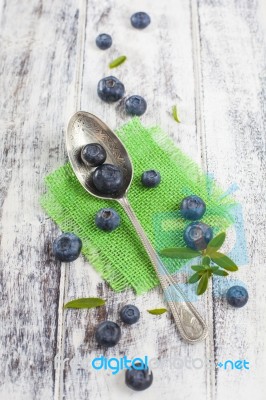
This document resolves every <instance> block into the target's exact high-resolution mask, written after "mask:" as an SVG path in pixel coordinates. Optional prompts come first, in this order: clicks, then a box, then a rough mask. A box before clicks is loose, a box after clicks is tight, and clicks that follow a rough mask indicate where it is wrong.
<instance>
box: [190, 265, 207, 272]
mask: <svg viewBox="0 0 266 400" xmlns="http://www.w3.org/2000/svg"><path fill="white" fill-rule="evenodd" d="M190 268H191V269H193V271H197V272H200V271H204V267H203V265H191V267H190Z"/></svg>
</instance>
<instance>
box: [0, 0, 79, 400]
mask: <svg viewBox="0 0 266 400" xmlns="http://www.w3.org/2000/svg"><path fill="white" fill-rule="evenodd" d="M0 8H1V48H0V62H1V81H0V85H1V86H0V87H1V90H0V91H1V98H0V102H1V117H0V126H1V135H2V146H1V152H0V163H1V171H0V174H1V195H0V198H1V281H0V282H1V298H2V301H1V314H0V350H1V365H0V371H1V372H0V376H1V377H0V383H1V385H0V398H1V399H6V398H12V400H16V399H19V400H24V399H25V400H30V399H52V398H53V391H54V368H53V366H54V356H55V354H56V346H57V337H56V336H57V307H58V297H59V280H60V264H59V263H56V262H55V261H54V258H53V257H52V256H51V241H52V239H53V238H54V237H55V236H56V235H57V232H58V231H57V229H56V227H55V225H54V224H53V223H51V221H50V220H49V219H48V218H47V217H46V216H45V215H44V213H43V211H42V210H41V208H40V206H39V197H40V194H41V192H42V191H43V190H44V184H43V178H44V176H45V175H46V174H47V173H48V172H49V171H51V169H54V168H55V167H57V166H59V165H61V164H62V162H63V160H64V151H65V150H64V146H65V144H64V127H65V122H66V118H67V116H66V108H67V107H68V93H69V91H70V87H71V85H72V82H73V77H74V67H75V55H76V40H77V30H78V20H79V14H78V6H77V4H76V3H75V2H73V1H46V2H44V3H43V2H42V1H37V0H36V1H35V0H32V1H30V2H27V3H23V2H19V1H15V0H10V1H8V2H1V6H0ZM71 101H72V102H73V98H72V100H71Z"/></svg>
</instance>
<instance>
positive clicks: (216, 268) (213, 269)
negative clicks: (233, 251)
mask: <svg viewBox="0 0 266 400" xmlns="http://www.w3.org/2000/svg"><path fill="white" fill-rule="evenodd" d="M218 269H219V267H211V271H212V272H213V271H217V270H218Z"/></svg>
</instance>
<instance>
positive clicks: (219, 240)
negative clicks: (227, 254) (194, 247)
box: [206, 232, 226, 256]
mask: <svg viewBox="0 0 266 400" xmlns="http://www.w3.org/2000/svg"><path fill="white" fill-rule="evenodd" d="M225 237H226V234H225V232H221V233H219V235H217V236H215V237H214V238H213V239H212V240H211V241H210V243H209V244H208V246H207V249H206V254H207V255H210V256H211V255H212V254H213V253H215V252H216V251H217V250H219V249H220V247H222V245H223V243H224V241H225Z"/></svg>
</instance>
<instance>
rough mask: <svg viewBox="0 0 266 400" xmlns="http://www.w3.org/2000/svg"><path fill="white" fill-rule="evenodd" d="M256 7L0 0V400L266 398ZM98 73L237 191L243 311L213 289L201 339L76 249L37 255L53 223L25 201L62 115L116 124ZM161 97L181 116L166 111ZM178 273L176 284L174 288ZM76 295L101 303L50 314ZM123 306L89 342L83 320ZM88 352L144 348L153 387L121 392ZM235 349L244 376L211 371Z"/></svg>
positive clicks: (60, 154)
mask: <svg viewBox="0 0 266 400" xmlns="http://www.w3.org/2000/svg"><path fill="white" fill-rule="evenodd" d="M263 4H264V2H263V0H260V1H255V0H254V1H248V0H243V1H241V2H238V1H235V2H232V1H230V0H219V1H218V0H197V1H196V0H195V1H194V0H191V2H188V1H187V0H169V1H168V2H167V5H166V4H165V3H164V2H161V3H159V2H156V3H155V2H154V0H142V1H140V0H136V1H135V2H134V3H132V4H131V3H130V2H124V1H122V0H103V1H101V2H99V1H96V0H87V1H86V0H76V1H69V0H67V1H62V0H55V1H50V0H47V1H46V2H41V1H40V0H39V1H37V0H31V1H29V2H27V6H25V4H24V3H20V2H18V1H17V0H9V1H8V2H4V1H3V2H2V3H1V4H0V18H1V39H2V40H1V48H0V56H1V57H0V87H1V98H0V104H1V111H2V113H1V117H0V126H1V131H2V136H3V141H2V147H1V152H0V163H1V165H2V168H1V171H0V176H1V193H0V200H1V203H0V204H1V211H0V212H1V264H0V266H1V269H0V271H1V277H0V278H1V279H0V285H1V297H2V304H1V314H0V318H1V320H0V351H1V360H2V363H1V365H0V369H1V375H0V376H1V378H0V399H1V400H2V399H5V398H7V397H9V398H10V399H11V400H13V399H14V400H21V399H22V400H24V399H25V400H31V399H32V400H35V399H37V400H38V399H41V400H42V399H45V400H47V399H56V400H59V399H60V400H61V399H65V400H83V399H93V400H103V399H104V400H107V399H108V400H109V399H110V400H112V399H117V398H122V399H123V400H127V399H129V398H131V397H132V396H133V397H135V398H138V399H141V398H143V399H144V398H145V399H147V400H149V399H153V400H154V399H161V400H166V399H167V400H168V399H170V400H172V399H173V400H175V399H179V398H180V399H182V400H192V399H194V398H197V399H199V400H221V399H225V398H226V399H227V400H233V399H234V398H235V395H236V393H237V394H238V397H239V398H240V399H241V400H248V399H249V398H250V397H251V395H253V398H254V399H255V400H264V399H265V396H266V393H265V386H264V382H263V379H264V368H265V356H266V354H265V353H266V349H265V334H264V332H265V328H266V326H265V318H264V314H265V306H264V304H265V300H266V298H265V297H266V294H265V293H266V290H265V289H266V288H265V283H264V282H265V278H266V277H265V274H266V273H265V269H264V268H263V263H264V260H265V251H264V243H265V207H264V208H263V206H262V205H263V204H264V201H265V184H264V182H265V125H266V117H265V93H266V87H265V85H266V72H265V71H266V60H265V54H266V52H265V48H266V46H265V32H266V29H265V26H264V25H265V18H264V17H265V15H266V12H265V6H263ZM139 10H144V11H147V12H148V13H149V14H150V15H151V18H152V24H151V25H150V26H149V28H148V29H146V30H143V31H137V30H135V29H133V28H132V27H131V25H130V21H129V18H130V16H131V15H132V14H133V13H134V12H136V11H139ZM102 32H106V33H110V34H111V35H112V37H113V46H112V47H111V48H110V49H109V50H108V51H100V50H99V49H98V48H97V47H96V46H95V38H96V36H97V34H98V33H102ZM122 54H125V55H126V56H127V57H128V60H127V61H126V62H125V63H124V64H123V65H122V66H120V67H118V68H117V69H114V70H109V68H108V64H109V62H110V61H111V60H113V59H115V58H116V57H117V56H120V55H122ZM111 74H113V75H114V76H117V77H118V78H120V79H121V80H122V81H123V82H124V84H125V86H126V92H127V95H130V94H139V95H143V96H144V97H145V98H146V100H147V102H148V110H147V113H146V114H145V115H144V116H143V117H142V122H143V123H144V124H146V125H148V126H151V125H152V126H153V125H156V124H159V125H160V126H161V127H162V128H163V129H164V130H165V131H166V132H167V133H168V134H169V135H170V136H171V137H172V138H173V140H174V141H175V143H176V145H177V146H179V147H180V148H181V149H182V150H184V151H185V152H186V153H187V154H188V155H189V156H190V157H192V158H193V159H194V160H196V161H197V162H198V163H200V164H201V165H202V167H203V168H204V169H206V171H207V172H208V173H214V174H215V176H216V178H217V180H218V181H219V182H220V183H221V184H222V185H223V187H224V189H225V190H226V189H227V188H228V186H229V185H230V184H232V183H235V182H237V183H238V185H239V187H240V190H239V191H238V192H237V193H236V198H237V200H239V202H240V203H241V204H242V205H243V209H244V221H245V232H246V241H247V247H248V250H249V257H250V259H249V262H248V265H249V267H247V266H243V267H242V268H241V269H240V272H239V273H238V274H237V279H239V280H240V279H241V280H242V281H243V282H245V283H246V284H247V287H248V290H249V293H250V300H249V303H248V305H247V306H246V307H245V308H243V309H241V310H234V309H231V308H229V307H228V306H227V305H226V303H225V301H224V299H219V298H218V297H217V296H216V295H215V293H216V291H217V290H218V289H219V288H218V286H217V283H215V284H214V285H213V289H212V288H210V290H209V292H208V294H206V296H203V297H202V298H201V299H200V300H199V301H198V302H197V303H196V306H197V307H198V309H199V310H200V312H201V313H202V314H203V315H204V317H205V319H206V320H207V322H208V324H209V327H210V335H209V338H208V340H207V341H206V342H204V343H201V344H198V345H188V344H186V343H184V342H182V341H180V339H179V336H178V333H177V331H176V328H175V325H174V321H173V319H172V318H171V316H170V315H169V314H164V315H162V316H160V317H156V316H152V315H150V314H148V313H147V312H146V310H147V309H150V308H156V307H163V306H165V304H164V301H163V297H162V292H161V290H160V289H159V288H158V289H154V290H152V291H151V292H149V293H147V294H145V295H143V296H138V297H136V296H135V295H134V293H132V292H131V291H126V292H124V293H114V292H113V291H112V290H111V289H110V288H109V287H108V285H107V284H106V283H105V282H103V281H102V279H101V278H100V277H99V275H98V274H97V273H96V272H95V271H94V269H93V268H92V267H91V266H90V265H89V264H88V263H87V262H85V261H84V259H83V258H82V257H80V258H79V259H78V260H76V261H75V262H74V263H71V264H69V265H68V264H62V265H61V266H60V265H59V264H58V263H56V262H55V261H54V259H53V257H52V255H51V243H52V240H53V239H54V238H55V237H56V236H57V234H58V230H57V228H56V226H55V225H54V224H53V223H52V222H51V221H50V219H49V218H47V216H46V215H45V214H44V213H43V211H42V210H41V209H40V206H39V203H38V200H39V197H40V194H41V193H42V192H43V191H44V184H43V178H44V176H45V175H46V174H47V173H48V172H50V171H52V170H53V169H55V168H56V167H58V166H59V165H62V164H63V163H64V162H65V161H66V153H65V144H64V131H65V127H66V125H67V122H68V119H69V117H70V116H71V115H72V114H73V113H74V112H75V111H77V110H79V109H82V110H85V111H90V112H92V113H94V114H95V115H97V116H99V117H100V118H102V119H103V120H104V121H105V122H106V123H107V124H109V125H110V127H111V128H113V129H115V128H117V127H119V126H120V125H121V124H123V123H125V122H126V121H127V120H128V117H126V116H125V115H124V114H123V112H122V106H121V104H115V105H107V104H105V103H103V102H101V101H100V99H99V98H98V96H97V93H96V87H97V82H98V81H99V80H100V79H101V78H102V77H104V76H107V75H111ZM175 104H176V105H177V107H178V110H179V114H180V118H181V124H177V123H176V122H175V121H174V120H173V119H172V117H171V108H172V106H173V105H175ZM230 238H234V232H233V231H230ZM226 246H227V247H226V249H229V248H230V243H229V242H227V243H226ZM187 272H188V271H187V270H184V271H182V273H180V274H178V276H177V279H178V280H179V281H180V282H185V280H186V276H187ZM229 284H230V281H229V283H228V285H229ZM223 290H224V288H223ZM86 296H99V297H102V298H105V299H106V300H107V302H106V307H101V308H98V309H93V310H88V311H87V310H67V311H66V312H63V309H62V306H63V304H64V303H65V302H66V301H68V300H71V299H74V298H77V297H86ZM126 303H134V304H136V305H137V306H138V307H139V308H140V310H141V311H142V318H141V320H140V322H139V323H138V324H136V325H135V326H132V327H130V326H129V327H127V326H125V325H122V333H123V334H122V339H121V341H120V343H119V344H118V346H116V347H115V348H113V349H109V350H105V351H102V349H101V348H99V347H98V346H97V344H96V343H95V340H94V336H93V332H94V329H95V326H96V325H97V323H98V322H100V321H102V320H104V319H106V318H108V319H111V320H113V321H119V316H118V312H119V309H120V308H121V306H122V305H124V304H126ZM100 354H104V355H105V356H107V357H112V356H115V357H122V356H123V355H127V356H128V357H135V356H140V357H143V356H144V355H148V356H149V358H150V359H152V369H153V373H154V383H153V385H152V387H151V388H150V389H149V390H147V391H146V392H143V393H135V392H132V391H130V390H129V389H128V388H127V387H126V386H125V385H124V383H123V380H124V373H123V372H122V373H120V374H118V375H115V376H114V375H112V374H111V372H110V371H94V370H93V369H92V367H91V361H92V359H93V358H94V357H97V356H99V355H100ZM244 358H245V359H247V360H248V361H250V368H251V369H250V371H224V370H222V369H218V368H217V367H216V368H215V363H217V362H219V361H225V360H226V359H234V360H236V359H244ZM193 363H194V365H193ZM158 364H159V366H158ZM182 365H183V367H182ZM199 366H201V368H199ZM254 388H256V390H255V389H254Z"/></svg>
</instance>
